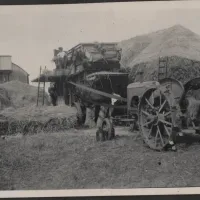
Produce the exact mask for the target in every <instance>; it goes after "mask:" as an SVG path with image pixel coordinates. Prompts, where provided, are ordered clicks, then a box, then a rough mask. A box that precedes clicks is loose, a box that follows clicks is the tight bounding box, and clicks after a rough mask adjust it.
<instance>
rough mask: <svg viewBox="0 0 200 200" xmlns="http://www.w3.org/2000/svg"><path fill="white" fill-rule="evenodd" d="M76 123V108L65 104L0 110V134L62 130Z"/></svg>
mask: <svg viewBox="0 0 200 200" xmlns="http://www.w3.org/2000/svg"><path fill="white" fill-rule="evenodd" d="M76 124H77V117H76V110H75V109H74V108H71V107H68V106H66V105H59V106H38V107H37V106H35V105H32V106H26V107H21V108H18V109H14V108H7V109H4V110H3V111H1V112H0V135H12V134H16V133H22V134H36V133H40V132H46V133H48V132H57V131H64V130H67V129H69V128H73V127H75V126H76Z"/></svg>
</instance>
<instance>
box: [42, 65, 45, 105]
mask: <svg viewBox="0 0 200 200" xmlns="http://www.w3.org/2000/svg"><path fill="white" fill-rule="evenodd" d="M45 70H46V66H45ZM45 81H46V76H45V78H44V82H43V98H42V105H43V106H44V97H45Z"/></svg>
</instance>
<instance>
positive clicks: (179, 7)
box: [0, 1, 200, 80]
mask: <svg viewBox="0 0 200 200" xmlns="http://www.w3.org/2000/svg"><path fill="white" fill-rule="evenodd" d="M199 19H200V1H183V2H182V1H169V2H127V3H102V4H74V5H31V6H0V55H11V56H12V62H14V63H16V64H17V65H19V66H20V67H22V68H23V69H24V70H26V71H27V72H28V73H29V74H30V80H32V79H34V78H36V77H37V76H38V75H39V68H40V66H42V67H44V66H46V67H47V69H50V70H52V69H53V68H55V65H54V63H53V62H51V59H52V58H53V49H56V48H58V47H63V48H64V50H68V49H70V48H72V47H73V46H75V45H77V44H78V43H80V42H94V41H98V42H119V41H122V40H125V39H129V38H132V37H135V36H137V35H141V34H146V33H150V32H152V31H157V30H160V29H165V28H168V27H171V26H173V25H175V24H180V25H182V26H184V27H186V28H188V29H190V30H192V31H193V32H195V33H197V34H199V35H200V22H199Z"/></svg>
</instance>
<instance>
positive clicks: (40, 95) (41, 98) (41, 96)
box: [37, 66, 46, 106]
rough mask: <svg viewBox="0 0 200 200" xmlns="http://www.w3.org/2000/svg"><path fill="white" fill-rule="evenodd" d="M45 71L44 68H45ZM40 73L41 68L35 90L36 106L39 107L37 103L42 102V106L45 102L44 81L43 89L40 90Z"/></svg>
mask: <svg viewBox="0 0 200 200" xmlns="http://www.w3.org/2000/svg"><path fill="white" fill-rule="evenodd" d="M45 69H46V66H45ZM41 73H42V67H41V66H40V73H39V80H38V90H37V106H39V102H41V101H42V105H44V100H45V79H44V81H43V87H42V88H41V80H40V77H41Z"/></svg>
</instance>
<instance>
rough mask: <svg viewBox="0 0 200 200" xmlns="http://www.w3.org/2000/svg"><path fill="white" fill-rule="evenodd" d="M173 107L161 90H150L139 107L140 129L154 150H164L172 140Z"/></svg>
mask: <svg viewBox="0 0 200 200" xmlns="http://www.w3.org/2000/svg"><path fill="white" fill-rule="evenodd" d="M172 124H173V123H172V113H171V106H170V103H169V101H168V99H167V97H166V96H165V95H164V93H163V92H162V91H161V90H159V89H149V90H148V91H146V92H145V93H144V95H143V97H142V98H141V101H140V105H139V128H140V132H141V134H142V137H143V139H144V142H145V143H146V144H147V145H148V146H149V147H150V148H151V149H154V150H163V149H164V148H165V147H166V146H167V145H168V144H169V142H170V141H171V139H172V128H173V127H172Z"/></svg>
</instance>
